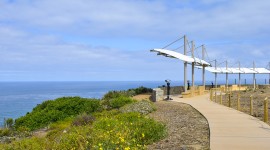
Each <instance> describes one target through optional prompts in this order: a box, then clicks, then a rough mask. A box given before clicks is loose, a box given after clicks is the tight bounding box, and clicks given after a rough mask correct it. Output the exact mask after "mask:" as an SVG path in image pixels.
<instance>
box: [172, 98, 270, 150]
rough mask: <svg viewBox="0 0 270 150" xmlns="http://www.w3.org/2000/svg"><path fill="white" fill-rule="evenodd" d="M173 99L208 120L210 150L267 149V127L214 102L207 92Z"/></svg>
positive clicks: (269, 140)
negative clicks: (196, 111) (189, 106)
mask: <svg viewBox="0 0 270 150" xmlns="http://www.w3.org/2000/svg"><path fill="white" fill-rule="evenodd" d="M172 98H173V101H177V102H183V103H187V104H190V105H191V106H193V107H194V108H196V109H197V110H198V111H199V112H201V113H202V114H203V115H204V116H205V118H206V119H207V120H208V123H209V126H210V148H211V150H222V149H224V150H234V149H235V150H242V149H243V150H257V149H258V150H270V126H269V125H267V124H265V123H264V122H262V121H260V120H258V119H257V118H254V117H252V116H250V115H247V114H245V113H242V112H239V111H237V110H234V109H232V108H228V107H226V106H222V105H220V104H217V103H214V102H212V101H210V100H209V99H208V98H209V95H208V94H207V95H203V96H196V97H193V98H179V97H172Z"/></svg>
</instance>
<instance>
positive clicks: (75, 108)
mask: <svg viewBox="0 0 270 150" xmlns="http://www.w3.org/2000/svg"><path fill="white" fill-rule="evenodd" d="M101 109H102V107H101V104H100V101H99V100H96V99H87V98H81V97H62V98H58V99H56V100H54V101H45V102H43V103H42V104H40V105H38V106H37V107H35V108H34V109H33V111H32V112H30V113H28V114H26V115H25V116H23V117H20V118H18V119H16V121H15V128H18V127H22V126H23V127H26V128H29V129H30V130H35V129H39V128H42V127H45V126H47V125H48V124H50V123H52V122H56V121H59V120H63V119H65V118H67V117H70V116H76V115H78V114H81V113H83V112H85V113H87V114H90V113H92V112H95V111H100V110H101Z"/></svg>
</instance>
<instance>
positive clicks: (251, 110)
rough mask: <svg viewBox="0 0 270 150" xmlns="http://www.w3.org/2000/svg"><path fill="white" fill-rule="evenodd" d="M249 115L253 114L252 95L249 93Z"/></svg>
mask: <svg viewBox="0 0 270 150" xmlns="http://www.w3.org/2000/svg"><path fill="white" fill-rule="evenodd" d="M250 115H251V116H253V96H252V95H250Z"/></svg>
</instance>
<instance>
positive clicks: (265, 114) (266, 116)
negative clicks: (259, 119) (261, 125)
mask: <svg viewBox="0 0 270 150" xmlns="http://www.w3.org/2000/svg"><path fill="white" fill-rule="evenodd" d="M264 122H266V123H267V122H268V98H267V97H266V98H265V99H264Z"/></svg>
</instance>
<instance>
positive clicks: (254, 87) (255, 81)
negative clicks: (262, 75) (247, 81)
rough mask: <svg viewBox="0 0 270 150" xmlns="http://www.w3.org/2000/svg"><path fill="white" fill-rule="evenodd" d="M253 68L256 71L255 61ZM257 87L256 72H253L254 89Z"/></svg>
mask: <svg viewBox="0 0 270 150" xmlns="http://www.w3.org/2000/svg"><path fill="white" fill-rule="evenodd" d="M253 70H254V71H255V62H254V61H253ZM255 89H256V79H255V73H253V91H254V90H255Z"/></svg>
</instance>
